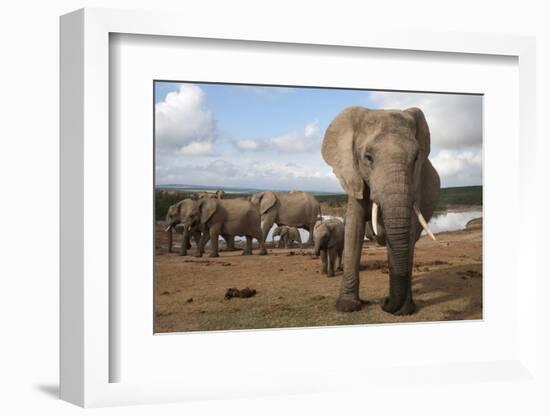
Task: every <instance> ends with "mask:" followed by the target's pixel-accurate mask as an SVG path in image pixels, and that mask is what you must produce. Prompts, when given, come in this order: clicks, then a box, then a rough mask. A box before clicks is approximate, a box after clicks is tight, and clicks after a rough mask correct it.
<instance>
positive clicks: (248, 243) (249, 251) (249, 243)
mask: <svg viewBox="0 0 550 416" xmlns="http://www.w3.org/2000/svg"><path fill="white" fill-rule="evenodd" d="M251 254H252V237H251V236H249V235H247V236H246V248H245V249H244V250H243V256H250V255H251Z"/></svg>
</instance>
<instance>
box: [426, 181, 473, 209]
mask: <svg viewBox="0 0 550 416" xmlns="http://www.w3.org/2000/svg"><path fill="white" fill-rule="evenodd" d="M450 205H480V206H481V205H483V187H482V186H455V187H452V188H442V189H441V190H440V191H439V199H438V201H437V206H436V211H445V210H446V209H447V208H448V207H449V206H450Z"/></svg>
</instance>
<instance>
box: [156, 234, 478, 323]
mask: <svg viewBox="0 0 550 416" xmlns="http://www.w3.org/2000/svg"><path fill="white" fill-rule="evenodd" d="M156 235H157V250H156V276H155V305H156V306H155V309H156V310H155V331H156V332H174V331H178V332H180V331H205V330H228V329H246V328H281V327H296V326H319V325H342V324H369V323H392V322H420V321H448V320H465V319H481V318H482V269H483V262H482V229H481V228H475V229H468V230H463V231H454V232H446V233H440V234H437V239H438V240H437V241H432V240H430V239H429V238H427V237H423V238H421V239H420V240H419V241H418V243H417V245H416V251H415V266H414V271H413V293H414V296H415V301H416V304H417V312H416V313H415V314H413V315H410V316H401V317H397V316H393V315H391V314H387V313H385V312H384V311H382V309H381V308H380V304H381V303H382V302H383V300H384V297H385V296H387V293H388V270H387V261H386V249H385V248H384V247H377V246H375V245H374V244H373V243H370V242H365V244H364V246H363V255H362V260H361V272H360V279H361V285H360V296H361V298H362V299H364V300H367V301H368V303H367V304H366V305H365V306H364V308H363V309H362V310H361V311H359V312H353V313H339V312H337V311H336V309H335V306H334V304H335V299H336V296H337V294H338V289H339V286H340V277H341V275H342V272H341V271H338V272H337V273H336V276H335V277H333V278H328V277H326V276H325V275H322V274H321V273H320V269H321V262H320V259H317V258H314V257H313V252H312V250H311V248H304V249H300V248H298V247H295V248H290V249H277V248H272V247H271V245H270V244H268V252H269V254H268V255H267V256H259V255H257V253H258V250H257V249H255V250H254V255H252V256H242V255H241V251H232V252H224V251H221V252H220V257H217V258H209V257H207V255H205V257H203V258H196V257H194V256H193V254H194V249H195V248H194V247H193V248H192V249H191V250H190V254H191V256H187V257H181V256H179V255H178V254H177V251H178V247H176V248H175V251H176V252H175V253H168V252H167V236H166V233H165V232H164V231H163V230H162V226H161V225H158V226H157V234H156ZM174 241H175V242H178V243H179V238H178V236H177V235H176V236H175V237H174ZM237 244H239V243H237ZM220 246H221V247H223V246H224V244H223V243H220ZM207 253H208V247H207ZM246 287H248V288H250V289H254V290H256V291H257V293H256V294H255V295H254V296H252V297H249V298H231V299H229V300H227V299H225V298H224V295H225V293H226V292H227V289H229V288H237V289H243V288H246Z"/></svg>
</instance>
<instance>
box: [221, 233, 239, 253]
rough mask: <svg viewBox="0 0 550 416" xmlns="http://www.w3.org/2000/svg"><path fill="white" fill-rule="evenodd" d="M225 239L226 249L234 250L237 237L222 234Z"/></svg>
mask: <svg viewBox="0 0 550 416" xmlns="http://www.w3.org/2000/svg"><path fill="white" fill-rule="evenodd" d="M222 237H223V239H224V240H225V250H226V251H234V250H236V249H235V237H234V236H232V235H227V234H224V235H222Z"/></svg>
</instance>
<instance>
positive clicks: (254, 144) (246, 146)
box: [234, 139, 265, 152]
mask: <svg viewBox="0 0 550 416" xmlns="http://www.w3.org/2000/svg"><path fill="white" fill-rule="evenodd" d="M234 144H235V146H236V147H237V149H239V150H241V151H243V152H257V151H259V150H262V149H264V148H265V146H263V143H262V142H260V141H259V140H253V139H242V140H237V141H235V142H234Z"/></svg>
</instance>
